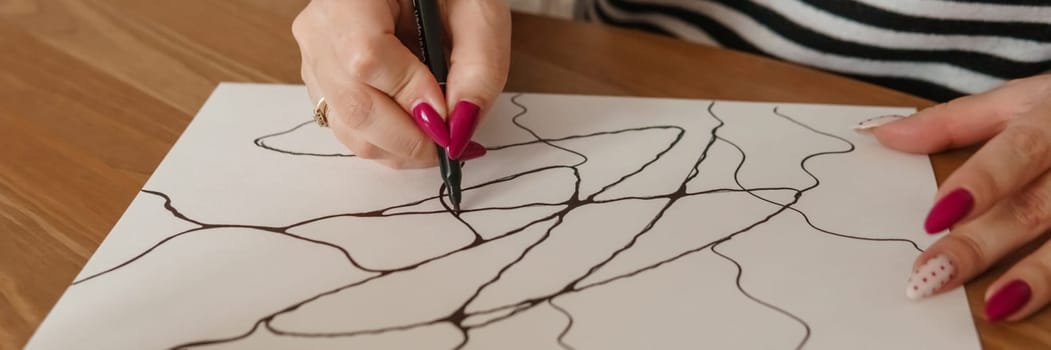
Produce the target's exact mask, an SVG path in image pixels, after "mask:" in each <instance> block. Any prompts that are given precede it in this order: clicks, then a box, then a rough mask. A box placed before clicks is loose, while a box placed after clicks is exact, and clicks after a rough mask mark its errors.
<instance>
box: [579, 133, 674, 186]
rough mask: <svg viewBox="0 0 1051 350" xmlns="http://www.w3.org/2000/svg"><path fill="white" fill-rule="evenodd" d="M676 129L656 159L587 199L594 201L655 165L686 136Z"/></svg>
mask: <svg viewBox="0 0 1051 350" xmlns="http://www.w3.org/2000/svg"><path fill="white" fill-rule="evenodd" d="M676 129H678V133H677V134H676V135H675V139H673V140H672V141H671V143H669V144H668V147H665V148H664V149H663V150H661V151H660V152H659V153H657V156H656V157H654V158H653V159H650V161H648V162H646V163H643V164H642V166H640V167H639V168H638V169H636V170H635V171H632V172H630V173H628V174H626V175H624V176H621V177H620V178H619V179H617V181H614V182H611V183H609V184H606V185H605V186H602V188H601V189H599V190H598V192H595V193H593V194H591V195H590V196H588V199H594V198H595V197H598V195H600V194H602V193H605V192H606V191H607V190H609V189H610V188H613V187H614V186H617V185H619V184H621V183H622V182H624V181H626V180H627V179H629V178H631V177H633V176H635V175H638V174H640V173H642V172H643V171H645V170H646V168H648V167H649V166H650V165H653V163H656V162H657V161H659V160H661V158H663V157H664V155H665V154H667V153H668V152H670V151H671V150H672V148H675V145H678V144H679V142H680V141H682V137H683V136H684V135H686V130H685V129H683V128H680V127H676Z"/></svg>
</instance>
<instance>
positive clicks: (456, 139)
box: [449, 101, 480, 159]
mask: <svg viewBox="0 0 1051 350" xmlns="http://www.w3.org/2000/svg"><path fill="white" fill-rule="evenodd" d="M479 110H480V108H478V106H476V105H475V104H473V103H470V102H467V101H460V102H458V103H456V106H455V107H453V112H452V114H449V157H450V158H452V159H460V157H461V156H463V152H464V150H466V149H467V144H468V143H469V142H471V137H473V136H474V128H475V127H477V126H478V112H479Z"/></svg>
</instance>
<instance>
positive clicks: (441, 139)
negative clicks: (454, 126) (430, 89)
mask: <svg viewBox="0 0 1051 350" xmlns="http://www.w3.org/2000/svg"><path fill="white" fill-rule="evenodd" d="M412 119H413V120H415V121H416V126H419V127H420V130H423V133H424V134H427V137H430V138H431V140H434V143H436V144H438V145H439V146H442V147H445V146H448V145H449V129H448V127H446V126H445V120H443V119H442V117H441V116H440V115H438V111H436V110H434V107H431V105H430V104H429V103H426V102H422V103H418V104H416V107H413V109H412Z"/></svg>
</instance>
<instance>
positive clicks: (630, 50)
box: [0, 0, 1051, 349]
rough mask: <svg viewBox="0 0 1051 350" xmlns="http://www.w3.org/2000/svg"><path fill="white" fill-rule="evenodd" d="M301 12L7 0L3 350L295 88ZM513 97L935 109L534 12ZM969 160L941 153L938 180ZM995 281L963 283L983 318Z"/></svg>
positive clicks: (519, 45)
mask: <svg viewBox="0 0 1051 350" xmlns="http://www.w3.org/2000/svg"><path fill="white" fill-rule="evenodd" d="M305 3H306V0H294V1H293V0H282V1H264V0H223V1H214V0H94V1H93V0H83V1H81V0H4V1H0V349H18V348H21V347H22V346H24V344H25V342H26V341H27V340H28V338H29V336H30V335H31V334H32V332H33V330H34V329H35V328H36V326H37V325H38V324H39V323H40V322H41V321H42V320H43V318H44V316H45V315H46V314H47V312H48V310H49V309H50V308H51V306H52V305H53V304H54V303H55V301H56V300H58V298H59V296H60V295H61V294H62V292H63V290H65V288H66V287H67V286H68V285H69V283H70V282H71V281H72V278H73V277H74V275H76V273H77V272H78V271H79V269H80V268H81V267H82V266H83V265H84V263H85V262H86V260H87V259H88V257H89V256H90V255H91V254H92V252H93V251H94V250H95V249H96V248H97V247H98V245H99V243H100V242H101V241H102V239H103V238H104V237H105V235H106V233H108V232H109V230H110V228H111V227H112V226H113V224H114V223H116V221H117V219H118V218H120V216H121V214H122V213H123V211H124V209H125V208H126V207H127V206H128V204H129V203H130V201H131V199H132V198H133V197H134V196H135V194H136V192H137V191H138V190H139V189H140V188H141V186H142V184H143V183H144V182H145V181H146V178H147V177H148V176H149V175H150V173H151V172H152V171H153V169H154V168H155V167H156V166H157V164H158V163H159V162H160V160H161V159H162V158H163V157H164V155H165V153H166V152H167V150H168V148H169V147H170V146H171V145H172V143H173V142H174V141H175V139H176V138H177V137H178V135H179V134H180V133H181V132H182V130H183V128H185V127H186V125H187V124H188V123H189V121H190V119H191V118H192V117H193V115H194V114H195V113H196V111H197V109H198V108H200V106H201V105H202V104H203V102H204V100H205V98H206V97H207V96H208V95H209V94H210V93H211V91H212V89H214V88H215V86H216V84H217V83H219V82H220V81H239V82H260V83H297V84H298V83H301V80H300V78H299V51H298V48H297V46H296V44H295V42H294V41H293V39H292V36H291V33H290V29H289V27H290V23H291V21H292V18H294V17H295V15H296V13H297V12H298V11H299V10H300V9H301V8H302V7H303V6H304V4H305ZM507 90H508V91H522V92H549V93H574V94H603V95H625V96H660V97H684V98H705V99H713V98H714V99H731V100H753V101H783V102H815V103H842V104H862V105H894V106H913V107H924V106H928V105H930V104H931V103H930V102H929V101H925V100H923V99H920V98H916V97H912V96H909V95H906V94H903V93H899V92H895V91H891V90H887V89H883V88H879V87H875V86H872V85H868V84H865V83H860V82H857V81H853V80H850V79H847V78H842V77H838V76H834V75H830V74H825V73H821V72H818V71H815V70H812V69H808V68H802V67H799V66H795V65H790V64H786V63H782V62H778V61H774V60H770V59H765V58H760V57H756V56H752V55H747V54H742V53H738V52H733V51H728V50H722V49H716V48H710V47H703V46H698V45H692V44H687V43H684V42H680V41H677V40H673V39H670V38H663V37H657V36H653V35H649V34H644V33H639V32H632V31H627V30H623V29H614V28H608V27H602V26H597V25H590V24H581V23H571V22H566V21H561V20H554V19H547V18H540V17H534V16H528V15H515V17H514V35H513V54H512V66H511V74H510V80H509V82H508V86H507ZM306 112H309V111H306ZM972 152H973V150H962V151H955V152H950V153H947V154H941V155H937V156H935V157H933V164H934V166H935V170H936V173H937V175H938V178H939V181H940V180H941V179H944V177H945V176H946V175H947V174H949V173H950V172H951V171H952V170H953V169H955V168H956V167H957V166H959V165H960V164H961V162H962V161H963V160H965V159H966V158H967V156H968V155H970V154H971V153H972ZM1001 271H1002V267H999V268H996V269H994V270H993V271H991V272H990V273H987V274H985V275H983V276H982V277H981V278H979V279H978V280H976V281H974V282H972V283H971V284H969V285H968V287H967V289H968V296H969V299H970V302H971V307H972V310H973V311H974V313H975V315H980V311H981V306H982V295H983V293H984V290H985V287H986V286H987V285H988V283H989V282H991V281H992V278H994V277H995V276H996V275H997V274H998V273H999V272H1001ZM858 317H864V315H858ZM975 322H976V325H977V327H978V330H979V333H980V334H981V338H982V343H983V345H984V346H985V347H986V348H988V349H1023V348H1024V349H1033V348H1047V347H1051V312H1047V311H1046V310H1045V311H1043V312H1041V313H1040V314H1038V315H1036V316H1035V317H1032V318H1030V319H1029V320H1027V321H1024V322H1019V323H1014V324H1007V325H991V324H988V323H986V322H985V321H983V320H982V319H981V317H980V316H976V318H975Z"/></svg>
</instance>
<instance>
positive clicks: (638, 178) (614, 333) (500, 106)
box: [28, 84, 979, 350]
mask: <svg viewBox="0 0 1051 350" xmlns="http://www.w3.org/2000/svg"><path fill="white" fill-rule="evenodd" d="M310 109H311V105H310V103H309V101H308V98H307V97H306V94H305V91H304V89H303V88H302V87H301V86H275V85H246V84H223V85H220V86H219V88H218V89H217V90H216V91H215V93H214V94H213V95H212V97H211V98H210V99H209V100H208V102H207V103H206V104H205V105H204V107H203V108H202V109H201V111H200V113H199V114H198V116H197V117H196V118H195V119H194V121H193V123H192V124H191V125H190V126H189V127H188V128H187V130H186V132H185V133H184V135H183V136H182V138H180V139H179V141H178V142H177V143H176V144H175V146H174V147H173V148H172V150H171V152H170V153H169V154H168V156H167V157H166V158H165V159H164V161H163V163H162V164H161V165H160V166H159V168H158V169H157V170H156V172H155V173H154V175H153V176H152V177H151V178H150V180H149V182H148V183H147V184H146V186H145V188H144V189H143V191H142V192H141V193H140V194H139V196H138V197H137V198H136V199H135V200H134V202H133V203H132V204H131V206H130V207H129V209H128V211H127V212H126V213H125V215H124V217H122V218H121V220H120V221H119V222H118V223H117V225H116V226H115V227H114V228H113V230H112V232H111V233H110V234H109V236H108V237H107V238H106V240H105V241H104V242H103V244H102V246H101V247H100V248H99V250H98V251H97V252H96V253H95V255H94V256H93V257H92V258H91V260H90V261H89V262H88V263H87V265H86V266H85V267H84V270H83V271H82V272H81V273H80V275H79V276H77V278H76V281H75V282H74V284H73V285H72V286H70V287H69V289H68V290H67V291H66V292H65V294H64V295H63V297H62V298H61V300H60V301H59V302H58V304H57V305H56V306H55V307H54V309H53V310H52V311H51V313H50V314H49V315H48V317H47V319H46V320H45V321H44V323H43V324H42V326H41V327H40V329H39V330H38V331H37V333H36V334H35V335H34V337H33V338H32V340H31V342H30V344H29V345H28V349H31V350H43V349H107V350H112V349H169V348H194V349H457V348H462V349H581V350H583V349H687V348H688V349H696V348H707V349H731V348H732V349H795V348H806V349H836V350H839V349H956V350H960V349H964V350H966V349H978V348H979V343H978V341H977V336H976V334H975V329H974V326H973V324H972V321H971V316H970V313H969V309H968V307H967V301H966V299H965V296H964V293H963V292H962V291H960V290H957V291H954V292H951V293H948V294H945V295H941V296H937V297H933V298H930V299H928V300H925V301H922V302H913V301H910V300H908V299H907V298H906V297H905V295H904V283H905V281H906V279H907V277H908V273H909V272H910V267H911V263H912V261H913V259H914V258H915V257H916V256H917V254H919V251H920V249H923V248H924V247H927V246H928V245H929V244H930V243H931V242H932V241H933V239H934V237H931V236H928V235H926V234H924V233H923V232H922V229H921V221H922V219H923V215H924V213H925V211H926V209H927V208H928V207H929V205H930V204H931V203H930V201H931V200H932V196H933V194H934V191H935V182H934V179H933V176H932V173H931V167H930V165H929V164H928V161H927V159H926V157H923V156H915V155H906V154H902V153H898V152H894V151H890V150H887V149H885V148H883V147H881V146H880V145H879V144H878V143H877V142H876V141H875V140H874V139H873V138H872V137H871V136H869V135H863V134H858V133H856V132H854V131H853V130H852V129H851V127H852V126H853V125H854V124H855V123H857V122H858V121H860V120H863V119H865V118H870V117H873V116H877V115H883V114H890V113H908V112H909V110H907V109H900V108H884V107H856V106H855V107H850V106H829V105H801V104H775V103H740V102H723V101H715V102H712V101H701V100H676V99H643V98H613V97H587V96H565V95H538V94H506V95H504V96H502V97H501V98H500V99H499V100H498V101H497V102H496V106H495V107H494V108H493V110H492V112H491V114H490V116H489V119H488V122H487V123H485V124H484V125H483V126H482V127H481V128H480V130H479V132H478V134H477V140H478V141H480V142H482V143H483V144H485V145H487V146H488V147H489V148H490V149H491V150H490V152H489V154H488V155H487V156H486V157H484V158H482V159H480V160H476V161H471V162H469V163H467V164H466V165H465V167H464V176H465V179H464V186H465V188H467V190H466V191H465V192H464V202H463V207H464V209H465V211H464V212H463V214H462V215H460V216H459V217H456V216H454V215H452V214H450V213H448V212H447V211H446V210H445V207H444V205H443V203H442V201H441V200H439V199H435V196H436V195H437V194H438V191H439V188H440V184H441V180H440V178H439V176H438V172H437V170H435V169H423V170H412V171H394V170H389V169H386V168H383V167H381V166H379V165H376V164H373V163H371V162H369V161H365V160H361V159H356V158H354V157H352V156H349V154H348V152H347V151H346V150H345V149H344V148H343V147H342V146H341V145H340V144H339V143H338V142H337V141H336V140H335V139H334V137H332V136H331V133H330V131H328V130H326V129H321V128H318V127H316V126H314V125H313V124H312V123H310V122H309V121H310V116H309V111H310ZM538 137H539V139H538Z"/></svg>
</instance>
